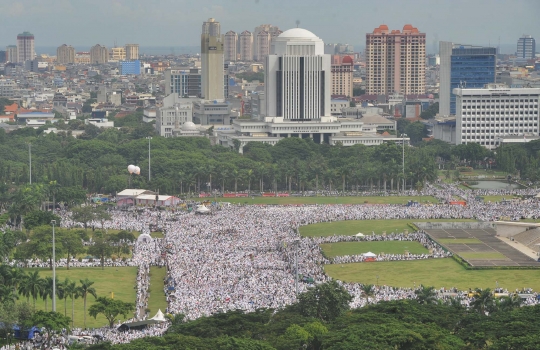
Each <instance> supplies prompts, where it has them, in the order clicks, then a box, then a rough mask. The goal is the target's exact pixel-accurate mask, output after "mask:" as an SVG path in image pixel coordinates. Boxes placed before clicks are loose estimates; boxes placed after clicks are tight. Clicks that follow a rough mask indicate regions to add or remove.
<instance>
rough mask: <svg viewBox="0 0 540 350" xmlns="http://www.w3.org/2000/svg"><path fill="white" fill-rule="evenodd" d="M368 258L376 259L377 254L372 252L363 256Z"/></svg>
mask: <svg viewBox="0 0 540 350" xmlns="http://www.w3.org/2000/svg"><path fill="white" fill-rule="evenodd" d="M363 255H364V256H365V257H366V258H375V257H377V254H374V253H372V252H367V253H364V254H363Z"/></svg>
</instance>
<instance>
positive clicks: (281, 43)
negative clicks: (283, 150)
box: [265, 28, 332, 121]
mask: <svg viewBox="0 0 540 350" xmlns="http://www.w3.org/2000/svg"><path fill="white" fill-rule="evenodd" d="M331 89H332V86H331V64H330V55H325V54H324V43H323V41H322V40H321V39H320V38H319V37H317V36H316V35H315V34H313V33H311V32H310V31H308V30H305V29H301V28H293V29H289V30H287V31H286V32H284V33H283V34H281V35H280V36H279V37H277V38H276V39H275V40H274V42H273V44H272V52H271V54H270V55H268V58H267V59H266V67H265V96H266V103H267V108H266V110H267V113H268V116H275V117H279V118H283V120H284V121H301V120H313V119H321V118H323V117H325V116H328V117H329V116H330V92H331Z"/></svg>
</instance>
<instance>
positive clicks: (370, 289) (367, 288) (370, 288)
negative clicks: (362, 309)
mask: <svg viewBox="0 0 540 350" xmlns="http://www.w3.org/2000/svg"><path fill="white" fill-rule="evenodd" d="M360 289H362V294H364V295H365V296H366V301H367V303H368V304H369V297H372V296H374V295H375V286H374V285H373V284H364V285H362V287H361V288H360Z"/></svg>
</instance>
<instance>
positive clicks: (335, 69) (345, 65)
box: [325, 47, 354, 97]
mask: <svg viewBox="0 0 540 350" xmlns="http://www.w3.org/2000/svg"><path fill="white" fill-rule="evenodd" d="M325 48H326V47H325ZM353 72H354V63H353V59H352V57H351V56H341V55H333V56H332V95H343V96H347V97H353V88H354V84H353Z"/></svg>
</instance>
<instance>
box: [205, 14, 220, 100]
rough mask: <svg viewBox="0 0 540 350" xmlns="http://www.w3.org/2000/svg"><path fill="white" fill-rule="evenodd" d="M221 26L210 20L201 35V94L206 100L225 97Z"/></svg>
mask: <svg viewBox="0 0 540 350" xmlns="http://www.w3.org/2000/svg"><path fill="white" fill-rule="evenodd" d="M224 41H225V38H224V36H223V35H221V26H220V24H219V22H216V20H215V19H213V18H209V19H208V21H207V22H204V23H203V26H202V34H201V89H202V91H201V94H202V98H204V99H206V100H222V99H224V98H225V96H224V79H223V72H224V57H223V43H224Z"/></svg>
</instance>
